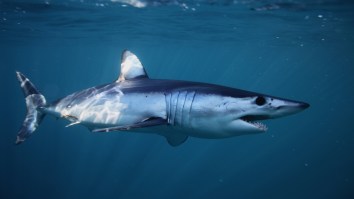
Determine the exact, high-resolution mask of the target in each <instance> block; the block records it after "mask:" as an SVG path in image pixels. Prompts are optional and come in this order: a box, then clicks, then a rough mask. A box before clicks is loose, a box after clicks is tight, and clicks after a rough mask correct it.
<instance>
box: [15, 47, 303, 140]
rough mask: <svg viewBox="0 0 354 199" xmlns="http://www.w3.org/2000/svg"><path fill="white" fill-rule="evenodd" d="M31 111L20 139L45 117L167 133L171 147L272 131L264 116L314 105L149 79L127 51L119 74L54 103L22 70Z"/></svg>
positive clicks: (94, 127) (102, 128)
mask: <svg viewBox="0 0 354 199" xmlns="http://www.w3.org/2000/svg"><path fill="white" fill-rule="evenodd" d="M17 78H18V80H19V82H20V84H21V87H22V90H23V92H24V95H25V97H26V104H27V110H28V111H27V115H26V119H25V121H24V123H23V125H22V127H21V129H20V131H19V133H18V136H17V140H16V143H17V144H19V143H21V142H23V141H24V140H25V139H26V138H28V137H29V136H30V135H31V134H32V133H33V132H34V131H35V130H36V128H37V126H38V125H39V124H40V122H41V120H42V119H43V117H44V116H45V115H53V116H55V117H58V118H63V119H66V120H68V121H70V123H69V124H68V125H67V126H72V125H76V124H81V125H84V126H86V127H88V128H89V129H90V130H91V131H92V132H111V131H134V132H144V133H154V134H159V135H162V136H164V137H166V139H167V141H168V143H170V144H171V145H172V146H178V145H180V144H182V143H183V142H184V141H185V140H186V139H187V138H188V136H193V137H199V138H226V137H233V136H237V135H243V134H253V133H260V132H264V131H266V130H267V127H266V126H265V125H264V124H263V123H261V122H260V121H261V120H266V119H272V118H278V117H283V116H286V115H290V114H294V113H297V112H300V111H302V110H304V109H306V108H308V107H309V104H307V103H304V102H299V101H293V100H287V99H283V98H277V97H273V96H269V95H264V94H260V93H254V92H249V91H244V90H239V89H234V88H229V87H224V86H218V85H213V84H206V83H197V82H188V81H176V80H156V79H150V78H149V77H148V75H147V73H146V71H145V69H144V67H143V66H142V64H141V63H140V60H139V59H138V58H137V57H136V56H135V55H134V54H133V53H131V52H129V51H124V52H123V55H122V63H121V73H120V75H119V78H118V79H117V80H116V81H114V82H112V83H110V84H105V85H102V86H97V87H92V88H88V89H86V90H83V91H79V92H76V93H73V94H71V95H68V96H66V97H64V98H62V99H59V100H57V101H55V102H53V103H51V104H47V103H46V100H45V98H44V96H43V95H42V94H41V93H39V92H38V90H37V89H36V88H35V87H34V85H33V84H32V83H31V82H30V81H29V80H28V79H27V78H26V77H25V76H24V75H23V74H21V73H20V72H17Z"/></svg>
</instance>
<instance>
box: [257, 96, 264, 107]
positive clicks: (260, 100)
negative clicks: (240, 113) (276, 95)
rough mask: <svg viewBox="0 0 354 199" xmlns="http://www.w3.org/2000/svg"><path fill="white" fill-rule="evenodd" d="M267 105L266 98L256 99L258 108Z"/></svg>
mask: <svg viewBox="0 0 354 199" xmlns="http://www.w3.org/2000/svg"><path fill="white" fill-rule="evenodd" d="M265 103H266V100H265V99H264V97H261V96H258V97H257V98H256V104H257V105H258V106H262V105H264V104H265Z"/></svg>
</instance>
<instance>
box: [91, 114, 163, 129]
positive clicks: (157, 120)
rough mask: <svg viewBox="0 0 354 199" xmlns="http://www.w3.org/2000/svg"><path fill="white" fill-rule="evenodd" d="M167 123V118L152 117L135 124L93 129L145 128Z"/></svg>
mask: <svg viewBox="0 0 354 199" xmlns="http://www.w3.org/2000/svg"><path fill="white" fill-rule="evenodd" d="M165 124H167V120H166V119H163V118H160V117H150V118H146V119H144V120H142V121H141V122H137V123H135V124H131V125H125V126H114V127H108V128H101V129H93V130H92V132H111V131H128V130H131V129H136V128H144V127H151V126H158V125H165Z"/></svg>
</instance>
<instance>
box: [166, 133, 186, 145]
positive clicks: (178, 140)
mask: <svg viewBox="0 0 354 199" xmlns="http://www.w3.org/2000/svg"><path fill="white" fill-rule="evenodd" d="M164 136H165V137H166V140H167V142H168V144H170V145H171V146H179V145H181V144H183V143H184V142H185V141H186V140H187V138H188V136H186V135H183V134H169V135H164Z"/></svg>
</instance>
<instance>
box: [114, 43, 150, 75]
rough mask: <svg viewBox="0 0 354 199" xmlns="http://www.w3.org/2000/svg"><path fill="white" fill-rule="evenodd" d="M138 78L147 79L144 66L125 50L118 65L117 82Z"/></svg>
mask: <svg viewBox="0 0 354 199" xmlns="http://www.w3.org/2000/svg"><path fill="white" fill-rule="evenodd" d="M138 78H149V77H148V75H147V73H146V71H145V69H144V66H143V65H142V64H141V62H140V60H139V58H138V57H137V56H136V55H134V54H133V53H132V52H130V51H128V50H125V51H124V52H123V54H122V61H121V64H120V75H119V78H118V80H117V82H122V81H124V80H133V79H138Z"/></svg>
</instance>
